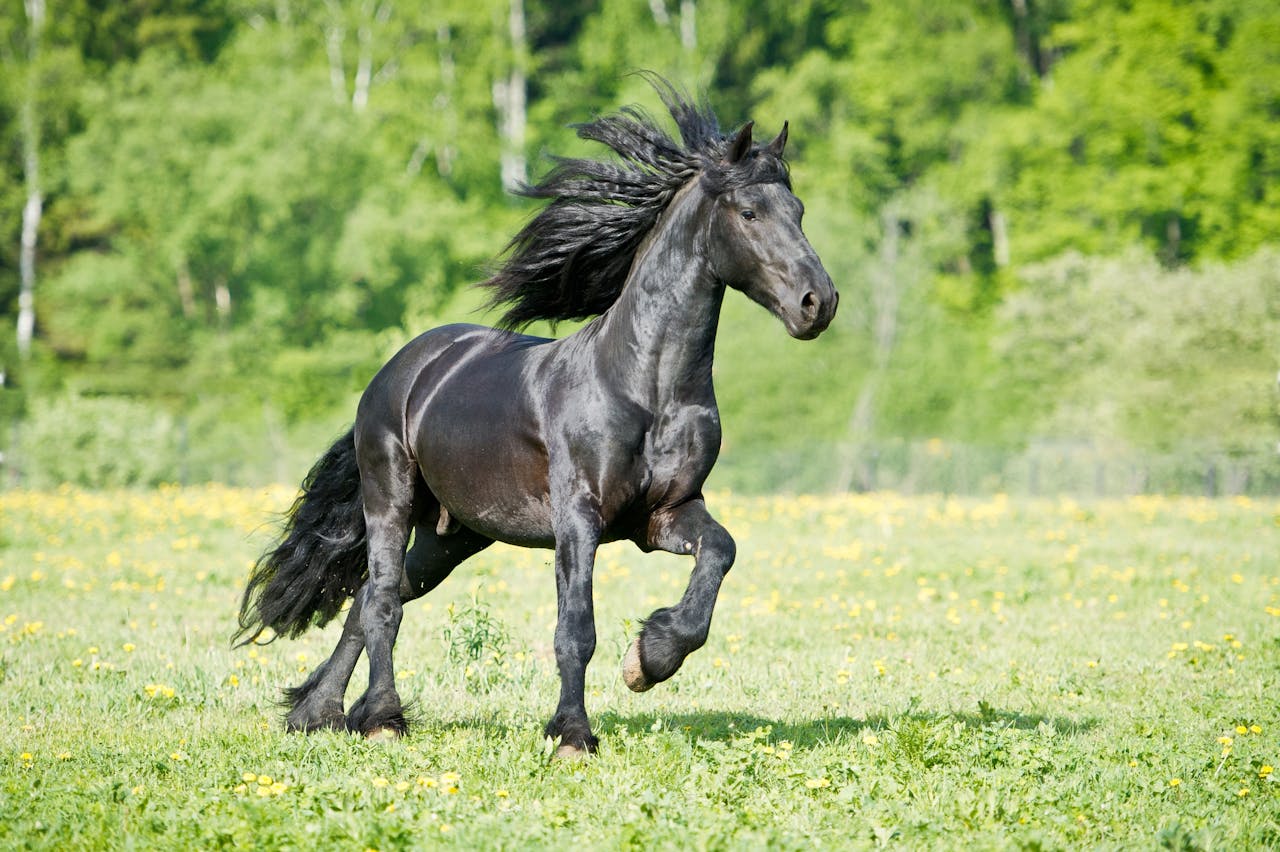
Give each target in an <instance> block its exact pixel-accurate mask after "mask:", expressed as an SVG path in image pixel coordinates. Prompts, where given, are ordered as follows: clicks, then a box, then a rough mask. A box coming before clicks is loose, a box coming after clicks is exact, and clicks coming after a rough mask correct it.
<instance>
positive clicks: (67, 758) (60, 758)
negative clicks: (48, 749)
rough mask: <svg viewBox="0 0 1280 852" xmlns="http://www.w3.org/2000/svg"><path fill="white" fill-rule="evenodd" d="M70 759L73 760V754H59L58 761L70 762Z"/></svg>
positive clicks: (64, 752)
mask: <svg viewBox="0 0 1280 852" xmlns="http://www.w3.org/2000/svg"><path fill="white" fill-rule="evenodd" d="M70 759H71V752H69V751H60V752H58V760H70Z"/></svg>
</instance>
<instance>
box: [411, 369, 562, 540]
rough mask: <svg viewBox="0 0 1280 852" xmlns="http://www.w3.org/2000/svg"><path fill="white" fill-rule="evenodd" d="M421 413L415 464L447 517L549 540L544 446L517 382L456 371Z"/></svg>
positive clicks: (481, 529)
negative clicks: (514, 384) (456, 373)
mask: <svg viewBox="0 0 1280 852" xmlns="http://www.w3.org/2000/svg"><path fill="white" fill-rule="evenodd" d="M421 415H422V416H421V419H420V420H419V422H418V425H417V429H416V432H417V434H416V438H415V441H414V444H415V450H416V453H417V456H418V466H419V468H420V469H421V471H422V477H423V479H424V481H425V482H426V484H427V487H428V488H429V489H430V490H431V493H432V494H433V495H434V496H435V497H436V499H438V500H439V501H440V503H441V504H442V505H443V506H445V507H446V508H447V509H448V510H449V513H450V515H452V516H453V517H454V518H456V519H457V520H458V521H460V522H461V523H462V524H464V525H465V526H466V527H468V528H469V529H472V530H474V531H476V532H478V533H480V534H481V535H484V536H488V537H489V538H493V539H496V540H498V541H504V542H508V543H510V544H518V545H523V546H526V547H551V546H553V545H554V541H555V538H554V535H553V534H552V529H551V502H550V496H549V489H548V485H547V455H546V448H545V446H543V444H542V442H541V440H540V439H539V438H538V435H537V430H536V421H535V419H534V417H533V414H532V411H531V410H530V406H528V404H527V403H526V402H525V401H524V398H523V394H521V393H520V392H519V389H518V388H516V387H514V386H511V384H510V382H509V381H503V380H502V377H501V376H497V377H495V376H486V375H485V372H484V371H474V374H471V375H467V374H466V373H461V372H460V373H459V375H458V377H457V378H454V379H451V380H446V384H445V385H444V386H442V387H440V388H439V389H438V391H437V392H436V393H434V394H432V396H431V400H430V402H429V403H428V404H427V405H426V406H425V408H424V409H423V411H422V412H421Z"/></svg>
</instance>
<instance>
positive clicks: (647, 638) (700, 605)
mask: <svg viewBox="0 0 1280 852" xmlns="http://www.w3.org/2000/svg"><path fill="white" fill-rule="evenodd" d="M644 544H645V546H646V547H647V548H648V549H651V550H665V551H668V552H670V553H692V554H693V556H694V565H693V573H692V574H691V575H690V577H689V586H688V588H686V589H685V592H684V597H682V598H681V599H680V602H679V603H677V604H676V605H675V606H672V607H663V608H662V609H659V610H656V611H655V612H654V613H653V614H652V615H650V616H649V617H648V618H647V619H646V620H645V622H644V627H643V628H642V629H641V631H640V635H639V636H637V637H636V639H635V641H634V642H632V643H631V646H630V647H629V648H628V649H627V654H626V656H625V657H624V658H623V661H622V676H623V680H625V681H626V684H627V686H628V687H629V688H631V689H632V690H633V691H635V692H644V691H645V690H646V689H649V688H650V687H652V686H653V685H654V684H657V683H661V682H662V681H664V680H666V679H667V678H669V677H671V676H672V675H673V674H675V673H676V671H677V670H678V669H679V668H680V666H681V664H682V663H684V659H685V657H687V656H689V655H690V654H692V653H693V652H694V651H696V650H698V649H699V648H701V647H702V646H703V645H704V644H705V643H706V641H707V634H708V633H709V632H710V630H711V614H712V611H713V610H714V609H715V605H716V597H717V596H718V595H719V593H720V584H721V582H722V581H723V580H724V577H725V575H726V574H728V573H729V568H730V567H732V566H733V560H734V557H735V556H736V554H737V546H736V545H735V544H734V542H733V537H732V536H730V535H729V533H728V532H727V531H726V530H725V528H724V527H722V526H720V524H719V522H717V521H716V520H715V518H712V517H711V515H710V514H708V513H707V507H706V504H705V503H703V501H702V500H701V499H698V500H694V501H691V502H689V503H684V504H682V505H680V506H678V507H676V508H674V509H671V510H668V511H665V512H660V513H655V514H654V516H653V517H652V518H651V519H650V521H649V528H648V536H647V539H646V540H645V542H644Z"/></svg>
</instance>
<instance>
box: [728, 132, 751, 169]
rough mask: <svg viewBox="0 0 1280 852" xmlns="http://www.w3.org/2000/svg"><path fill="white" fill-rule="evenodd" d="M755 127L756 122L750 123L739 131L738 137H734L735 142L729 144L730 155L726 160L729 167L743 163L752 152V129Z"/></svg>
mask: <svg viewBox="0 0 1280 852" xmlns="http://www.w3.org/2000/svg"><path fill="white" fill-rule="evenodd" d="M754 126H755V122H754V121H748V122H747V123H746V124H744V125H743V126H742V129H741V130H739V131H738V135H737V136H735V137H733V141H732V142H730V143H729V153H728V154H726V155H725V158H724V159H725V162H727V163H728V164H729V165H733V164H734V163H737V162H739V161H741V160H742V158H743V157H745V156H747V153H748V152H749V151H750V150H751V128H752V127H754Z"/></svg>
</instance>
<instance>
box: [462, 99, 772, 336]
mask: <svg viewBox="0 0 1280 852" xmlns="http://www.w3.org/2000/svg"><path fill="white" fill-rule="evenodd" d="M646 76H647V78H648V80H649V82H650V84H651V85H652V86H653V87H654V89H655V90H656V91H657V93H658V95H659V97H661V98H662V102H663V104H664V106H666V108H667V111H668V112H669V113H670V114H671V117H672V119H673V120H674V121H675V125H676V128H677V130H678V131H679V133H680V141H679V142H677V141H676V140H675V139H673V138H672V137H671V136H670V135H669V134H668V133H667V132H666V131H664V130H662V129H661V128H660V127H659V126H658V124H657V123H656V122H655V121H654V120H653V119H652V118H651V117H650V116H649V115H648V114H647V113H645V112H644V111H643V110H642V109H640V108H639V107H635V106H628V107H624V108H622V109H621V110H620V111H618V112H617V113H615V114H612V115H606V116H602V117H600V118H597V119H595V120H594V121H589V122H586V123H584V124H578V125H574V129H575V130H576V131H577V133H578V136H579V137H580V138H582V139H589V140H591V141H594V142H600V143H602V144H604V145H606V146H608V147H609V148H610V149H611V150H612V151H613V152H614V153H615V154H616V155H617V159H613V160H608V161H601V160H590V159H577V158H565V157H555V158H553V159H554V162H555V166H554V167H553V168H552V170H551V171H550V173H548V174H547V176H546V177H545V178H543V180H542V181H541V182H540V183H538V184H536V185H533V186H529V185H525V186H523V187H521V188H520V189H519V190H518V191H517V194H519V195H522V196H525V197H527V198H541V199H549V200H550V203H549V204H547V205H546V206H545V207H543V208H542V209H541V210H540V211H539V212H538V213H537V214H536V215H535V216H534V217H533V218H532V219H531V220H530V221H529V222H528V223H527V224H526V225H525V226H524V227H523V228H522V229H521V230H520V232H519V233H518V234H516V236H515V237H514V238H513V239H512V240H511V242H510V243H509V244H508V245H507V248H506V254H507V257H506V260H505V261H504V262H503V263H502V265H501V266H500V267H499V269H498V271H497V272H496V273H495V274H494V275H493V276H492V277H490V278H489V279H488V280H487V281H484V282H482V284H481V285H480V286H483V287H486V288H488V289H489V290H490V291H491V295H490V298H489V302H488V307H490V308H494V307H499V306H505V308H506V310H505V312H504V313H503V315H502V317H501V319H500V320H499V325H501V326H502V327H504V328H509V329H517V328H522V327H524V326H526V325H528V324H529V323H531V322H533V321H535V320H550V321H552V322H556V321H559V320H576V319H586V318H587V317H592V316H597V315H599V314H602V313H604V312H605V311H606V310H608V309H609V307H610V306H611V305H612V304H613V303H614V302H615V301H616V300H617V298H618V296H619V294H621V292H622V287H623V285H624V284H625V283H626V280H627V275H628V274H629V272H630V270H631V264H632V261H633V260H634V259H635V255H636V250H637V249H638V248H639V247H640V244H641V242H642V241H643V240H644V237H645V235H646V234H647V233H648V232H649V231H650V230H651V229H652V228H653V226H654V225H655V224H656V223H657V221H658V217H659V216H661V215H662V212H663V211H664V210H665V209H666V208H667V205H668V204H670V203H671V200H672V198H674V197H675V195H676V193H677V192H679V191H680V188H681V187H683V186H684V185H685V184H686V183H688V182H689V181H690V180H692V179H694V178H696V177H698V176H699V175H701V176H702V181H703V186H704V187H705V189H706V190H707V191H708V192H710V193H712V194H719V193H721V192H725V191H727V190H730V189H734V188H737V187H741V186H746V185H749V184H754V183H768V182H783V183H786V184H787V185H788V186H789V185H790V178H789V176H788V170H787V165H786V163H785V161H784V160H783V159H782V158H781V157H780V156H778V155H777V154H775V153H773V152H772V151H770V150H767V149H766V148H765V147H763V146H753V148H752V150H751V152H750V153H749V154H747V155H746V156H745V157H743V158H742V159H741V160H739V161H738V162H736V163H732V164H731V163H728V162H726V154H727V153H728V151H727V148H728V143H729V141H730V139H731V137H730V136H728V135H726V134H723V133H721V132H720V128H719V124H718V122H717V121H716V117H715V115H714V114H713V113H712V112H711V110H710V108H709V107H708V106H707V105H706V103H705V102H703V103H697V104H695V103H694V102H692V101H691V100H690V99H689V98H688V97H687V96H686V95H683V94H681V93H680V92H679V91H677V90H676V88H675V87H674V86H672V85H671V84H670V83H669V82H667V81H666V80H664V79H662V78H661V77H658V76H657V75H653V74H649V75H646Z"/></svg>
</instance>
